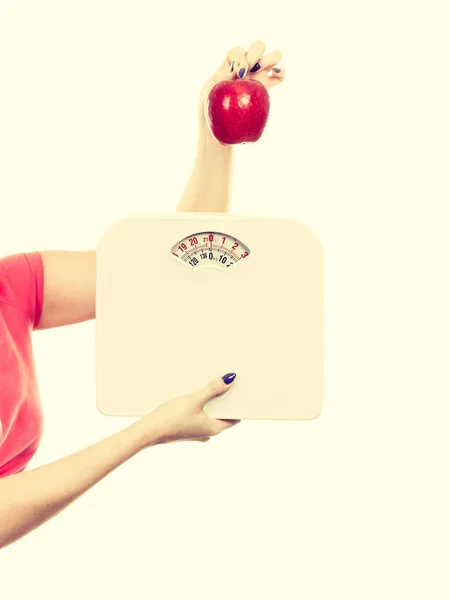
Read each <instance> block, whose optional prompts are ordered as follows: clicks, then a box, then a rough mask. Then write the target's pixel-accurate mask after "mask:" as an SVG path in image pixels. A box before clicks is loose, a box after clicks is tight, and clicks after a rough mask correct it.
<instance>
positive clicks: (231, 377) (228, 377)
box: [222, 373, 236, 385]
mask: <svg viewBox="0 0 450 600" xmlns="http://www.w3.org/2000/svg"><path fill="white" fill-rule="evenodd" d="M235 378H236V373H227V374H226V375H224V376H223V377H222V380H223V382H224V383H226V384H227V385H230V383H232V382H233V381H234V380H235Z"/></svg>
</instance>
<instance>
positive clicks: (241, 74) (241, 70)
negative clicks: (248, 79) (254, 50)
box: [238, 67, 245, 79]
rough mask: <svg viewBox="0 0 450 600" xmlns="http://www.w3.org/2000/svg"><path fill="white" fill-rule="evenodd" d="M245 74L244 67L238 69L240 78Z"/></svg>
mask: <svg viewBox="0 0 450 600" xmlns="http://www.w3.org/2000/svg"><path fill="white" fill-rule="evenodd" d="M244 75H245V69H244V67H242V69H240V71H239V73H238V77H240V79H242V78H243V77H244Z"/></svg>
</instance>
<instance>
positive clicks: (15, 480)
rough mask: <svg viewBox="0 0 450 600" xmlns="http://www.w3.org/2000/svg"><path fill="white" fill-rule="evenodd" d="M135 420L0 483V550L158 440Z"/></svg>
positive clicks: (158, 435) (154, 434)
mask: <svg viewBox="0 0 450 600" xmlns="http://www.w3.org/2000/svg"><path fill="white" fill-rule="evenodd" d="M141 423H142V422H141V421H137V422H136V423H133V424H132V425H130V426H129V427H127V428H126V429H123V430H122V431H120V432H119V433H116V434H114V435H112V436H111V437H109V438H106V439H104V440H102V441H100V442H97V443H96V444H94V445H92V446H89V447H88V448H85V449H84V450H80V451H79V452H76V453H75V454H72V455H70V456H67V457H65V458H61V459H59V460H57V461H55V462H52V463H50V464H48V465H44V466H42V467H38V468H36V469H32V470H31V471H27V472H23V473H18V474H16V475H11V476H9V477H6V478H4V479H0V548H4V547H5V546H7V545H9V544H11V543H13V542H14V541H16V540H18V539H19V538H21V537H23V536H24V535H26V534H27V533H29V532H30V531H32V530H33V529H35V528H36V527H38V526H39V525H41V524H42V523H44V522H45V521H48V520H49V519H51V518H52V517H54V516H55V515H56V514H58V513H59V512H61V511H62V510H63V509H64V508H66V506H68V505H69V504H71V503H72V502H73V501H74V500H76V499H77V498H79V497H80V496H81V495H82V494H84V492H86V491H87V490H88V489H90V488H91V487H92V486H94V485H95V484H96V483H97V482H98V481H100V480H101V479H103V478H104V477H105V476H106V475H108V474H109V473H110V472H111V471H113V470H114V469H116V468H117V467H118V466H119V465H121V464H122V463H124V462H126V461H127V460H128V459H129V458H131V457H132V456H134V455H135V454H137V453H138V452H139V451H140V450H142V449H143V448H145V447H147V446H151V445H155V444H157V443H158V442H159V439H160V431H159V428H158V424H157V422H156V421H155V427H154V431H150V432H149V429H148V425H147V427H146V429H145V430H144V429H143V427H142V424H141Z"/></svg>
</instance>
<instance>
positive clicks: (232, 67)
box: [230, 60, 234, 73]
mask: <svg viewBox="0 0 450 600" xmlns="http://www.w3.org/2000/svg"><path fill="white" fill-rule="evenodd" d="M233 70H234V60H233V62H232V63H231V67H230V71H231V73H232V72H233Z"/></svg>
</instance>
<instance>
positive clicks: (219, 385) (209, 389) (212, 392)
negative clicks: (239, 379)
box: [198, 373, 236, 407]
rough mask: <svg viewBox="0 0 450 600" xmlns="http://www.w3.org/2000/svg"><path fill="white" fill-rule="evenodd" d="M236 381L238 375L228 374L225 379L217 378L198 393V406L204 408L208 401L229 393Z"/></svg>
mask: <svg viewBox="0 0 450 600" xmlns="http://www.w3.org/2000/svg"><path fill="white" fill-rule="evenodd" d="M233 376H234V377H233ZM235 380H236V373H227V375H224V376H223V377H216V378H214V379H213V380H212V381H210V382H209V383H208V384H207V385H205V387H204V388H203V389H201V390H199V392H198V404H199V406H202V407H203V406H204V405H205V404H206V403H207V402H208V400H212V399H213V398H216V397H217V396H221V395H222V394H224V393H225V392H227V391H228V390H229V389H230V388H231V387H233V384H234V382H235Z"/></svg>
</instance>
